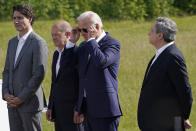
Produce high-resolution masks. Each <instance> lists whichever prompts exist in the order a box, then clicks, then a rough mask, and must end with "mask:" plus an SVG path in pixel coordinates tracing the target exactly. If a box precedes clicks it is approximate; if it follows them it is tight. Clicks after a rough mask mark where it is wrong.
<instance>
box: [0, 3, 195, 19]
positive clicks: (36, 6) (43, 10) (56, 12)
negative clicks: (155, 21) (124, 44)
mask: <svg viewBox="0 0 196 131" xmlns="http://www.w3.org/2000/svg"><path fill="white" fill-rule="evenodd" d="M20 3H21V4H29V5H31V6H32V8H33V10H34V12H35V14H36V18H37V19H66V20H68V19H75V18H77V16H79V14H81V13H82V12H84V11H87V10H92V11H94V12H96V13H98V14H99V15H100V16H101V18H103V19H105V20H108V19H115V20H119V19H125V20H129V19H131V20H148V19H152V18H155V17H157V16H184V15H194V14H196V0H23V1H21V0H0V20H10V19H12V13H13V12H12V7H13V6H14V5H15V4H20Z"/></svg>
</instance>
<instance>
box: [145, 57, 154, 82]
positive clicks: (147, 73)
mask: <svg viewBox="0 0 196 131" xmlns="http://www.w3.org/2000/svg"><path fill="white" fill-rule="evenodd" d="M154 57H155V55H154V56H153V57H152V58H151V60H150V62H149V63H148V66H147V69H146V72H145V76H144V81H143V84H145V83H146V79H147V77H148V75H149V71H150V69H149V68H150V65H151V63H152V61H153V59H154Z"/></svg>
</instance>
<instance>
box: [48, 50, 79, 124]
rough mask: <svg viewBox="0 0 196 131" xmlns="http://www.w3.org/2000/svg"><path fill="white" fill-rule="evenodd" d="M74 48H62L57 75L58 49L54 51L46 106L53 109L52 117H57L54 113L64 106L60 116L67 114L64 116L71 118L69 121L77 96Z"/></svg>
mask: <svg viewBox="0 0 196 131" xmlns="http://www.w3.org/2000/svg"><path fill="white" fill-rule="evenodd" d="M76 48H77V47H73V48H70V49H64V51H63V52H62V56H61V60H60V69H59V72H58V75H57V76H56V64H57V60H58V55H59V53H58V51H55V52H54V55H53V62H52V84H51V91H50V98H49V105H48V108H49V109H52V111H53V113H52V115H53V118H55V117H57V116H56V113H55V112H56V111H60V110H62V108H64V111H63V112H62V114H61V116H64V115H65V114H66V115H68V116H66V117H67V118H71V122H73V120H72V118H73V110H74V106H75V105H76V101H77V96H78V72H77V70H76V60H77V59H76V54H75V51H74V50H75V49H76ZM70 108H72V110H71V112H70V111H69V110H70ZM54 109H55V110H54ZM58 114H60V113H58ZM69 116H70V117H69Z"/></svg>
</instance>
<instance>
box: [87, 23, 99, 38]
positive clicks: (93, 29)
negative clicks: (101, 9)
mask: <svg viewBox="0 0 196 131" xmlns="http://www.w3.org/2000/svg"><path fill="white" fill-rule="evenodd" d="M87 30H88V35H89V38H96V36H97V33H98V31H97V29H96V25H90V26H88V28H87Z"/></svg>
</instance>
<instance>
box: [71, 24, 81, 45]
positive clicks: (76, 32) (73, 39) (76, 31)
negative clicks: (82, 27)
mask: <svg viewBox="0 0 196 131" xmlns="http://www.w3.org/2000/svg"><path fill="white" fill-rule="evenodd" d="M79 39H80V32H79V28H78V27H74V28H73V29H72V31H71V37H70V41H71V42H72V43H76V42H77V41H78V40H79Z"/></svg>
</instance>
